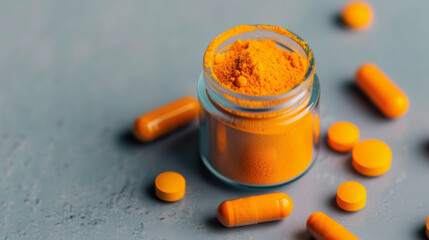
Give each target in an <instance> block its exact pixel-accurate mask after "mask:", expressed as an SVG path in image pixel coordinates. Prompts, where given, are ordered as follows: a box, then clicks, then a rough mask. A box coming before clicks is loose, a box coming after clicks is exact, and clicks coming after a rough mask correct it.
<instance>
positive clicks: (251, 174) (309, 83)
mask: <svg viewBox="0 0 429 240" xmlns="http://www.w3.org/2000/svg"><path fill="white" fill-rule="evenodd" d="M237 39H241V40H243V41H244V40H246V39H270V40H273V41H274V42H275V43H276V45H277V47H278V48H280V49H283V50H286V51H291V52H296V53H298V54H299V55H300V56H301V57H302V59H303V60H304V62H305V63H306V73H305V76H304V79H302V81H301V82H300V83H299V84H298V85H296V86H295V87H294V88H292V89H291V90H289V91H287V92H285V93H282V94H279V95H272V96H251V95H244V94H240V93H236V92H233V91H232V90H230V89H227V88H225V87H223V86H222V85H221V84H220V83H219V82H218V81H217V80H216V77H215V75H214V74H213V72H212V68H211V67H210V66H213V61H214V56H215V55H216V54H217V53H219V52H221V53H222V52H226V51H228V50H229V47H230V46H231V45H232V44H233V43H234V42H235V41H236V40H237ZM319 97H320V85H319V80H318V78H317V75H316V74H315V64H314V58H313V54H312V51H311V49H310V47H309V46H308V45H307V43H306V42H304V41H303V40H302V39H301V38H300V37H299V36H297V35H296V34H294V33H292V32H290V31H288V30H286V29H284V28H280V27H275V26H266V25H252V26H250V25H245V26H238V27H235V28H233V29H230V30H228V31H226V32H225V33H223V34H221V35H219V36H218V37H217V38H216V39H215V40H213V42H212V43H211V44H210V45H209V47H208V48H207V51H206V53H205V56H204V69H203V72H202V74H201V76H200V78H199V80H198V98H199V100H200V104H201V106H200V116H199V120H200V155H201V158H202V160H203V162H204V164H205V165H206V167H207V168H208V169H209V170H210V171H211V172H212V173H213V174H214V175H216V176H217V177H218V178H220V179H221V180H223V181H225V182H227V183H229V184H232V185H235V186H241V187H273V186H278V185H281V184H285V183H288V182H291V181H293V180H295V179H297V178H298V177H300V176H302V175H303V174H304V173H305V172H306V171H307V170H308V169H309V168H310V167H311V165H312V164H313V163H314V161H315V158H316V154H317V149H318V143H319V115H318V112H317V104H318V101H319Z"/></svg>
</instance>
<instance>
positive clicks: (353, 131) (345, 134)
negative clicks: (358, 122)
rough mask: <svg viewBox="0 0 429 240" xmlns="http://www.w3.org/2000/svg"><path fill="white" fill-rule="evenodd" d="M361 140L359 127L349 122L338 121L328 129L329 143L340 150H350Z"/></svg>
mask: <svg viewBox="0 0 429 240" xmlns="http://www.w3.org/2000/svg"><path fill="white" fill-rule="evenodd" d="M358 142H359V129H358V128H357V127H356V126H355V125H354V124H352V123H349V122H337V123H335V124H333V125H332V126H331V127H330V128H329V130H328V144H329V146H330V147H331V148H332V149H334V150H336V151H338V152H348V151H350V150H352V149H353V147H354V146H355V145H356V144H357V143H358Z"/></svg>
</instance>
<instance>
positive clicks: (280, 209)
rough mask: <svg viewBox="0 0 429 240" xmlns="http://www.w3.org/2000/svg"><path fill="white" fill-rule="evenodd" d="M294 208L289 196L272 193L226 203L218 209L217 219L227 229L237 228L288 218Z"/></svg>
mask: <svg viewBox="0 0 429 240" xmlns="http://www.w3.org/2000/svg"><path fill="white" fill-rule="evenodd" d="M292 208H293V203H292V199H291V198H290V197H289V196H288V195H286V194H285V193H270V194H265V195H259V196H252V197H245V198H238V199H233V200H228V201H225V202H223V203H221V204H220V205H219V207H218V209H217V218H218V220H219V222H220V223H222V225H224V226H226V227H236V226H242V225H249V224H256V223H261V222H268V221H274V220H280V219H282V218H286V217H287V216H289V214H290V213H291V212H292Z"/></svg>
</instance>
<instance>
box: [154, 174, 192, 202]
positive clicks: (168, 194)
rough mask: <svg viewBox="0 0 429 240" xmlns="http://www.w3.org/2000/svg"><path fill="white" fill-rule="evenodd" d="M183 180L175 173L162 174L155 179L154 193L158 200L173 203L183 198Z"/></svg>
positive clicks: (184, 182)
mask: <svg viewBox="0 0 429 240" xmlns="http://www.w3.org/2000/svg"><path fill="white" fill-rule="evenodd" d="M185 189H186V181H185V178H184V177H183V176H182V175H180V174H179V173H176V172H163V173H161V174H159V175H158V176H157V177H156V179H155V193H156V196H158V198H159V199H161V200H164V201H167V202H175V201H178V200H180V199H182V198H183V196H185Z"/></svg>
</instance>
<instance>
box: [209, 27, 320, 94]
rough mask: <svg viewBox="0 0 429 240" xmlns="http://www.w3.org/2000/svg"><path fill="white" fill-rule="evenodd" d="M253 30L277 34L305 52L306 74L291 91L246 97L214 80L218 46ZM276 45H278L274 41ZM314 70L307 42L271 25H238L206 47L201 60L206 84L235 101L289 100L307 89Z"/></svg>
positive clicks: (312, 58) (311, 54) (311, 53)
mask: <svg viewBox="0 0 429 240" xmlns="http://www.w3.org/2000/svg"><path fill="white" fill-rule="evenodd" d="M255 30H265V31H269V32H272V33H274V34H277V35H278V36H279V37H286V38H288V39H291V40H293V41H294V42H295V43H297V44H298V45H299V46H300V47H301V48H302V50H303V51H304V52H305V55H306V61H307V64H306V67H307V70H306V73H305V74H304V77H303V79H302V81H301V82H300V83H299V84H297V85H295V86H294V87H293V88H292V89H290V90H288V91H286V92H284V93H280V94H276V95H268V96H254V95H247V94H243V93H238V92H235V91H233V90H231V89H228V88H226V87H224V86H222V84H220V82H219V81H218V80H217V79H216V75H215V74H214V73H213V71H212V68H211V66H213V63H214V55H215V52H216V50H217V48H218V47H219V45H220V44H222V43H223V42H225V41H226V40H228V39H230V38H231V37H234V36H237V35H239V34H242V33H248V32H251V31H255ZM276 43H278V42H277V41H276ZM314 69H315V60H314V57H313V51H312V50H311V48H310V46H309V45H308V43H307V42H305V41H304V40H303V39H302V38H301V37H300V36H298V35H297V34H295V33H293V32H292V31H289V30H287V29H285V28H282V27H277V26H272V25H259V24H257V25H240V26H237V27H234V28H232V29H230V30H228V31H225V32H223V33H222V34H220V35H219V36H217V37H216V38H215V39H214V40H213V41H212V42H211V43H210V44H209V46H208V47H207V50H206V52H205V54H204V58H203V72H204V76H205V79H206V83H207V84H208V85H209V86H210V87H212V88H213V90H216V91H218V92H222V93H223V94H226V95H229V96H230V97H232V98H236V99H242V100H247V101H257V102H265V101H280V100H282V99H289V98H291V97H293V96H295V95H297V94H299V93H300V92H302V91H303V90H305V89H307V87H308V85H309V84H310V83H311V81H312V78H313V75H314Z"/></svg>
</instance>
